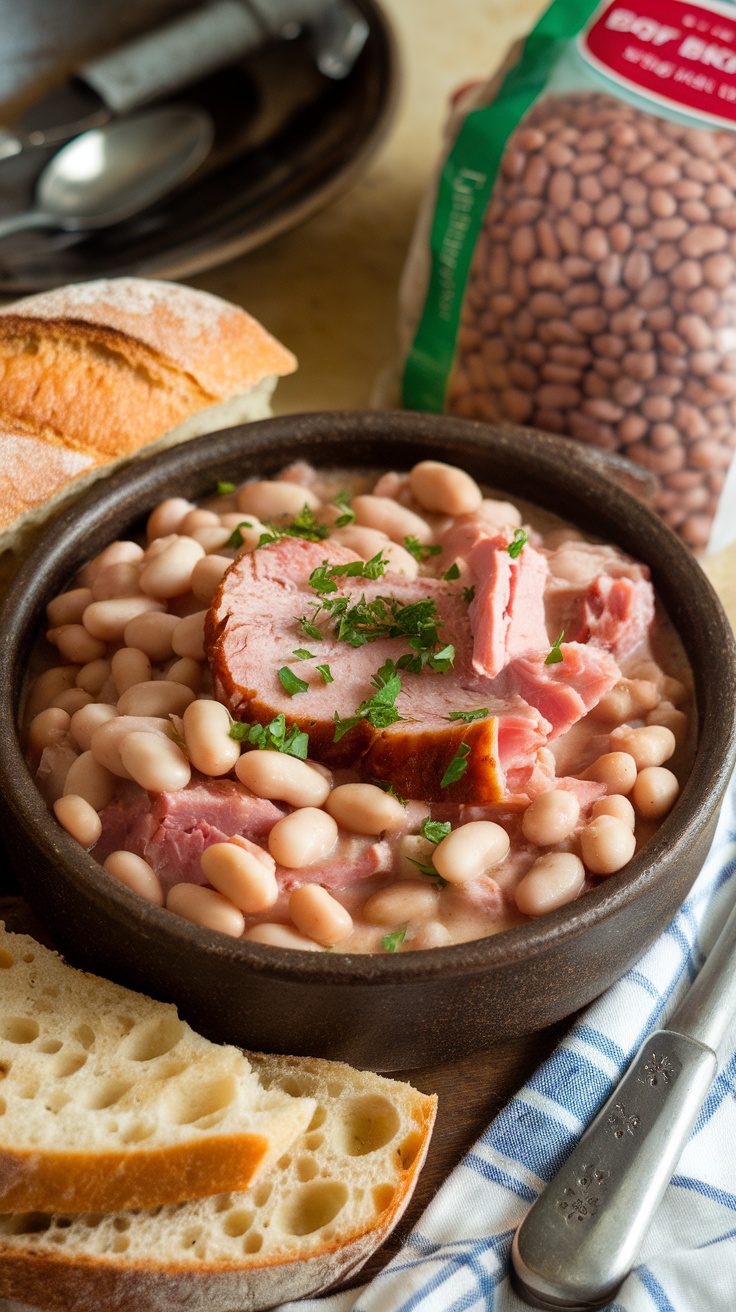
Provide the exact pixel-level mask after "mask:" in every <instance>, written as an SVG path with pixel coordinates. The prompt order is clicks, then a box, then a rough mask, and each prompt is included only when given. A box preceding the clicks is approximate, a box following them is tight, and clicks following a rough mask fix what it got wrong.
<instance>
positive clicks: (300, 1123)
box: [0, 928, 314, 1212]
mask: <svg viewBox="0 0 736 1312" xmlns="http://www.w3.org/2000/svg"><path fill="white" fill-rule="evenodd" d="M313 1111H314V1103H313V1102H312V1101H311V1099H309V1098H305V1099H298V1098H296V1099H295V1098H290V1097H288V1096H287V1095H286V1094H284V1093H283V1092H282V1091H280V1090H278V1089H276V1090H275V1091H273V1092H269V1091H268V1090H267V1089H265V1088H264V1087H263V1085H262V1084H261V1082H260V1081H259V1079H258V1076H257V1074H256V1072H255V1071H254V1070H253V1068H252V1067H251V1065H250V1064H249V1062H248V1060H247V1058H245V1057H244V1056H243V1054H242V1053H241V1052H240V1051H239V1050H238V1049H236V1048H230V1047H219V1046H216V1045H215V1044H212V1043H209V1042H208V1041H207V1040H206V1039H203V1038H200V1037H199V1035H197V1034H195V1033H194V1032H193V1030H191V1029H190V1028H189V1026H188V1025H185V1024H184V1022H183V1021H182V1020H180V1019H179V1017H178V1015H177V1012H176V1008H175V1007H172V1006H168V1005H165V1004H163V1003H160V1002H153V1001H151V999H150V998H146V997H143V996H142V995H141V994H137V993H132V992H131V991H129V990H128V989H124V988H120V987H119V986H118V985H117V984H110V983H108V982H107V981H106V980H102V979H98V978H97V977H96V976H94V975H85V974H82V973H81V972H80V971H76V970H73V969H72V968H71V967H70V966H67V965H65V964H64V962H63V961H62V960H61V958H60V957H59V956H58V955H57V954H56V953H55V952H51V951H50V950H49V949H48V948H43V947H41V946H40V945H39V944H38V943H36V942H35V941H34V940H33V939H31V938H27V937H26V936H25V935H22V934H10V933H8V932H7V931H6V930H5V929H4V928H0V1212H6V1211H7V1212H25V1211H29V1210H43V1211H60V1210H64V1211H69V1212H83V1211H89V1210H91V1211H105V1212H109V1211H114V1210H116V1209H118V1208H136V1207H155V1206H158V1205H160V1204H164V1203H174V1202H181V1201H183V1200H185V1199H190V1198H199V1197H201V1196H203V1195H205V1194H215V1193H220V1192H222V1190H223V1189H243V1188H244V1187H245V1186H246V1185H247V1184H248V1183H249V1181H250V1179H251V1178H252V1176H253V1174H254V1172H255V1171H256V1169H257V1168H258V1167H259V1166H262V1165H264V1164H266V1163H267V1162H268V1161H269V1160H273V1158H274V1155H275V1156H279V1155H281V1154H282V1153H283V1152H284V1151H285V1150H286V1149H287V1148H288V1146H289V1144H290V1143H291V1142H292V1141H293V1140H294V1139H295V1138H296V1136H297V1135H298V1134H299V1133H301V1132H302V1131H303V1130H304V1128H305V1126H306V1125H307V1124H308V1122H309V1120H310V1119H311V1117H312V1114H313Z"/></svg>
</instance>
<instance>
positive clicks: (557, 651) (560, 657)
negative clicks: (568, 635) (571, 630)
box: [544, 629, 565, 665]
mask: <svg viewBox="0 0 736 1312" xmlns="http://www.w3.org/2000/svg"><path fill="white" fill-rule="evenodd" d="M564 636H565V630H564V629H560V631H559V633H558V634H557V637H556V638H555V640H554V642H553V643H552V646H551V647H550V649H549V651H548V652H547V655H546V656H545V658H544V663H545V665H559V664H560V661H564V659H565V654H564V652H563V651H562V648H561V643H562V639H563V638H564Z"/></svg>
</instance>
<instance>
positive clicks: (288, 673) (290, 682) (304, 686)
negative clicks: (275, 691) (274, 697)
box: [276, 665, 309, 697]
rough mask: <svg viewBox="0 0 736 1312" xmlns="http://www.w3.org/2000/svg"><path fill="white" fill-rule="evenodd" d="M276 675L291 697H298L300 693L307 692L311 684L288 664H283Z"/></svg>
mask: <svg viewBox="0 0 736 1312" xmlns="http://www.w3.org/2000/svg"><path fill="white" fill-rule="evenodd" d="M276 676H277V678H278V681H279V683H280V684H281V687H282V688H283V690H284V692H288V694H289V696H290V697H296V696H297V694H298V693H300V692H307V691H308V689H309V684H308V683H306V682H305V680H304V679H300V678H299V676H298V674H295V673H294V671H293V670H290V669H289V667H288V665H282V666H281V669H280V670H277V671H276Z"/></svg>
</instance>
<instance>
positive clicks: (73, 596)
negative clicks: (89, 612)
mask: <svg viewBox="0 0 736 1312" xmlns="http://www.w3.org/2000/svg"><path fill="white" fill-rule="evenodd" d="M91 600H92V591H91V589H90V588H72V590H71V591H70V592H61V593H60V594H59V596H58V597H54V599H53V601H50V602H49V604H48V606H47V607H46V616H47V619H48V622H49V628H52V629H57V628H60V627H61V625H62V624H79V623H80V621H81V619H82V615H83V614H84V612H85V610H86V608H87V606H89V603H90V602H91Z"/></svg>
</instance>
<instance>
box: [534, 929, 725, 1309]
mask: <svg viewBox="0 0 736 1312" xmlns="http://www.w3.org/2000/svg"><path fill="white" fill-rule="evenodd" d="M735 1011H736V907H734V908H733V910H732V911H731V914H730V915H729V917H728V919H727V921H726V924H725V925H724V927H723V930H722V931H721V934H720V936H719V938H718V939H717V941H716V944H715V946H714V947H713V949H712V950H711V952H710V954H709V956H708V958H707V960H706V962H705V965H704V966H703V967H702V969H701V970H700V972H699V974H698V976H697V978H696V980H695V982H694V983H693V984H692V985H691V987H690V989H689V990H688V992H687V994H686V995H685V997H684V999H683V1001H682V1002H681V1003H680V1005H679V1006H678V1008H677V1010H676V1011H675V1013H674V1015H673V1016H672V1018H671V1020H670V1023H669V1025H668V1026H667V1028H666V1029H661V1030H657V1031H655V1033H653V1034H652V1035H650V1037H649V1038H647V1039H645V1040H644V1042H643V1044H642V1045H641V1047H640V1049H639V1052H638V1053H637V1055H636V1057H635V1058H634V1061H633V1062H632V1064H631V1066H630V1067H629V1070H628V1071H627V1073H626V1075H625V1076H624V1077H623V1079H622V1080H621V1082H620V1083H619V1085H618V1086H617V1087H616V1089H615V1090H614V1092H613V1093H612V1094H611V1096H610V1098H609V1099H608V1101H607V1102H606V1104H605V1105H604V1107H602V1108H601V1110H600V1111H599V1113H598V1115H597V1116H596V1118H595V1120H594V1121H593V1122H592V1124H591V1125H590V1127H589V1128H588V1129H587V1130H586V1131H585V1133H584V1135H583V1136H582V1138H581V1139H580V1141H579V1142H578V1144H577V1145H576V1146H575V1148H573V1150H572V1152H571V1154H570V1156H569V1157H568V1159H567V1161H566V1162H565V1164H564V1165H563V1166H562V1167H561V1169H560V1170H559V1171H558V1172H557V1174H556V1175H555V1177H554V1179H553V1180H551V1181H550V1183H549V1184H548V1185H547V1186H546V1188H545V1189H544V1190H543V1192H542V1193H541V1194H540V1195H539V1198H538V1199H537V1200H536V1202H535V1203H534V1204H533V1206H532V1207H531V1209H530V1211H529V1212H528V1213H527V1215H526V1217H525V1218H524V1220H523V1221H522V1223H521V1225H520V1226H519V1228H518V1230H517V1232H516V1234H515V1236H514V1241H513V1245H512V1252H511V1261H512V1267H513V1271H514V1276H515V1283H516V1285H517V1289H518V1292H519V1293H520V1295H521V1296H522V1297H523V1298H524V1299H525V1300H526V1301H527V1302H528V1303H530V1304H531V1305H532V1306H533V1307H539V1308H545V1309H547V1310H548V1312H552V1310H553V1309H555V1310H556V1312H560V1310H562V1309H564V1312H588V1309H592V1308H602V1307H605V1305H606V1304H607V1303H608V1302H610V1300H611V1299H612V1298H613V1297H614V1296H615V1294H616V1291H617V1289H618V1288H619V1286H620V1285H621V1284H622V1282H623V1281H624V1279H625V1278H626V1276H627V1275H628V1273H629V1271H630V1270H631V1268H632V1266H633V1265H634V1263H635V1261H636V1257H637V1253H638V1251H639V1249H640V1247H641V1244H642V1242H643V1239H644V1236H645V1234H646V1232H647V1230H648V1228H649V1225H650V1222H651V1220H652V1217H653V1215H654V1213H655V1211H656V1209H657V1207H658V1205H659V1203H660V1201H661V1198H662V1195H663V1194H664V1191H665V1189H666V1188H667V1185H668V1184H669V1182H670V1180H671V1178H672V1175H673V1174H674V1171H675V1167H676V1166H677V1162H678V1160H679V1158H680V1156H681V1154H682V1152H683V1149H684V1147H685V1144H686V1143H687V1140H688V1138H689V1136H690V1132H691V1130H692V1128H693V1125H694V1124H695V1121H696V1119H697V1116H698V1113H699V1111H700V1108H701V1106H702V1103H703V1100H704V1098H705V1096H706V1094H707V1092H708V1089H709V1088H710V1085H711V1083H712V1082H713V1080H714V1078H715V1076H716V1074H717V1071H718V1064H719V1055H722V1050H723V1047H724V1040H725V1036H726V1034H727V1031H728V1026H729V1023H730V1021H731V1019H732V1017H733V1015H734V1012H735Z"/></svg>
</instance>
